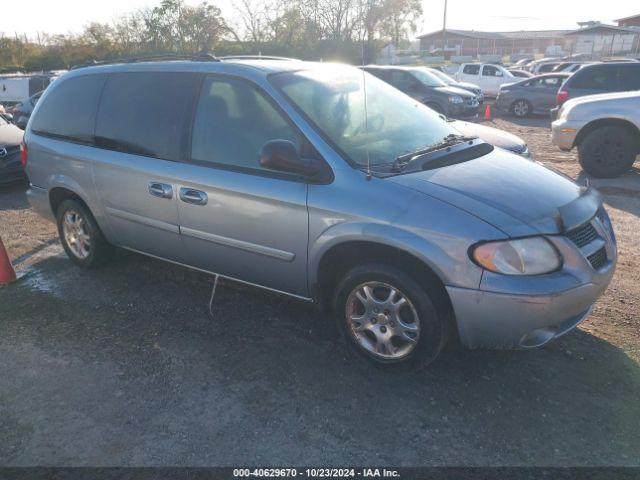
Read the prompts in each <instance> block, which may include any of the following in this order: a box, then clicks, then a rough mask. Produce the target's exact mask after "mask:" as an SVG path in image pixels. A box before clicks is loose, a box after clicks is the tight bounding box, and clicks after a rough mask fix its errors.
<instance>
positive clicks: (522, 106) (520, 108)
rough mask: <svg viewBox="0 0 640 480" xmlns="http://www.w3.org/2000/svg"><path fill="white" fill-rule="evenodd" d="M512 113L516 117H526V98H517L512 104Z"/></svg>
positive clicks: (527, 109) (527, 105) (527, 108)
mask: <svg viewBox="0 0 640 480" xmlns="http://www.w3.org/2000/svg"><path fill="white" fill-rule="evenodd" d="M513 113H515V115H516V117H526V116H527V115H528V114H529V104H528V103H527V102H526V100H518V101H517V102H516V103H515V104H514V105H513Z"/></svg>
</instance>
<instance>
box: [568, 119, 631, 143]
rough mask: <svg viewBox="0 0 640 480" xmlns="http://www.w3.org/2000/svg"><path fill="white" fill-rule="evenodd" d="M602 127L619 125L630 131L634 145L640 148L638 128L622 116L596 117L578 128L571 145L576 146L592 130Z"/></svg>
mask: <svg viewBox="0 0 640 480" xmlns="http://www.w3.org/2000/svg"><path fill="white" fill-rule="evenodd" d="M603 127H621V128H624V129H625V130H627V131H629V132H631V133H632V134H633V135H634V137H635V139H636V146H637V147H638V149H640V129H638V127H637V126H636V125H635V124H634V123H633V122H630V121H629V120H626V119H624V118H598V119H597V120H592V121H591V122H589V123H587V124H586V125H585V126H584V127H582V128H581V129H580V131H579V132H578V134H577V135H576V138H575V140H574V141H573V146H572V148H573V147H577V146H578V145H580V143H581V142H582V141H583V140H584V139H585V138H586V137H587V136H588V135H589V134H590V133H591V132H593V131H595V130H597V129H599V128H603Z"/></svg>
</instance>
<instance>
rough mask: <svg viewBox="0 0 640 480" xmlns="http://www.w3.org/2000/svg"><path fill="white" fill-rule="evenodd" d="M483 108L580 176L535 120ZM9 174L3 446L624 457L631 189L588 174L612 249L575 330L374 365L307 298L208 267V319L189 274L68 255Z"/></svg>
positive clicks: (156, 452)
mask: <svg viewBox="0 0 640 480" xmlns="http://www.w3.org/2000/svg"><path fill="white" fill-rule="evenodd" d="M493 123H494V124H495V125H496V126H498V127H500V128H504V129H507V130H509V131H511V132H514V133H516V134H518V135H520V136H522V137H523V138H525V139H526V140H527V142H528V143H529V145H530V147H531V150H532V152H533V154H534V156H535V158H536V159H537V160H539V161H541V162H543V163H546V164H549V165H552V166H553V167H555V168H557V169H559V170H561V171H563V172H565V173H567V174H569V175H571V176H573V177H578V176H579V174H580V171H579V167H578V166H577V162H576V158H575V154H574V153H562V152H559V151H557V150H556V149H555V148H554V147H553V146H551V144H550V142H549V136H548V122H547V121H546V120H544V119H534V120H528V121H526V122H519V123H517V124H516V123H514V122H512V121H510V120H509V121H508V120H503V119H496V120H495V121H494V122H493ZM23 190H24V188H23V187H15V188H11V189H5V190H0V227H1V228H0V234H1V235H2V238H3V240H4V242H5V244H6V246H7V249H8V251H9V254H10V256H11V257H12V259H14V261H15V263H16V264H17V266H18V267H19V270H20V272H21V274H22V275H23V277H22V278H21V280H20V281H19V282H18V283H16V284H14V285H12V286H9V287H6V288H2V289H0V329H1V330H2V332H3V334H2V336H0V412H1V413H0V465H13V466H26V465H48V466H51V465H54V466H69V465H74V466H116V465H136V466H139V465H147V466H149V465H191V466H205V465H209V466H211V465H245V464H253V465H291V464H307V465H327V464H329V465H346V464H366V465H372V464H375V465H389V466H419V465H494V466H496V465H546V466H576V465H606V466H611V465H636V466H638V465H640V455H639V454H638V452H640V428H639V427H640V420H639V419H640V402H638V398H639V397H640V365H639V362H640V350H639V345H640V339H639V333H638V332H639V328H638V327H639V323H640V315H639V314H638V307H639V306H640V305H639V303H638V297H639V296H640V295H639V293H640V268H639V266H640V265H639V263H640V260H639V256H638V251H639V249H638V247H639V246H640V245H639V244H640V241H639V236H638V232H639V231H640V194H637V193H636V194H633V193H631V192H630V191H629V190H627V189H619V188H616V187H605V188H604V189H603V191H604V192H605V193H606V201H607V205H608V209H609V212H610V214H611V216H612V219H613V223H614V227H615V230H616V233H617V235H618V240H619V250H620V260H619V264H618V270H617V272H616V275H615V278H614V280H613V283H612V284H611V286H610V288H609V289H608V291H607V292H606V294H605V295H604V296H603V297H602V298H601V299H600V300H599V302H598V304H597V306H596V309H595V311H594V313H593V315H592V316H591V317H590V319H589V320H587V321H586V322H585V323H584V324H583V325H581V326H580V328H578V329H577V330H576V331H574V332H572V333H570V334H568V335H567V336H565V337H563V338H561V339H560V340H558V341H557V342H554V343H552V344H551V345H549V346H547V347H545V348H542V349H537V350H532V351H482V350H477V351H464V350H460V349H450V350H449V351H448V352H446V353H445V355H444V357H443V358H442V359H441V360H440V361H438V362H437V363H436V364H435V365H433V367H432V368H430V369H429V370H427V371H423V372H420V373H417V374H404V375H390V374H388V373H385V372H383V371H380V370H378V369H375V368H371V367H369V366H368V365H367V364H363V363H361V362H360V361H357V360H356V359H354V358H353V357H351V356H349V355H347V354H345V353H344V352H343V350H342V349H341V348H338V347H336V344H335V342H334V340H335V336H336V333H335V331H334V329H333V328H332V327H331V326H330V323H328V322H327V321H326V319H324V318H322V317H321V316H320V315H319V314H318V313H317V312H316V311H315V310H314V309H313V308H311V307H310V306H309V305H308V304H305V303H302V302H298V301H295V300H291V299H289V298H286V297H282V296H277V295H273V294H270V293H267V292H264V291H261V290H258V289H252V288H246V287H239V286H237V285H233V284H230V283H226V282H225V283H223V284H222V285H221V287H220V288H219V291H218V295H217V297H216V302H215V307H214V318H213V319H212V318H210V317H209V316H208V314H207V307H206V304H207V301H208V295H209V289H210V284H211V279H210V278H209V277H207V276H205V275H202V274H199V273H194V272H191V271H187V270H185V269H182V268H179V267H175V266H172V265H169V264H165V263H163V262H159V261H156V260H152V259H147V258H144V257H140V256H137V255H133V254H129V253H124V252H123V253H120V254H119V255H118V257H117V259H116V261H115V262H114V263H113V264H111V265H109V266H108V267H106V268H104V269H101V270H98V271H89V272H87V271H82V270H80V269H78V268H76V267H74V266H73V265H72V264H71V262H69V261H68V260H67V259H66V258H65V257H64V256H63V255H61V254H60V253H59V252H60V248H59V246H57V244H56V242H55V228H54V227H53V226H52V225H50V224H48V223H47V222H45V221H43V220H41V219H40V218H39V217H37V216H36V215H35V214H34V213H33V212H32V211H31V210H30V209H29V207H28V204H27V203H26V199H25V196H24V193H23ZM34 252H36V255H34V256H31V257H28V255H30V254H32V253H34Z"/></svg>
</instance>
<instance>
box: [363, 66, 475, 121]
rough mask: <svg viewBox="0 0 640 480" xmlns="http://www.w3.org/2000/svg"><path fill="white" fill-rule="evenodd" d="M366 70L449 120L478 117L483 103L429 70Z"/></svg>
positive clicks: (400, 68)
mask: <svg viewBox="0 0 640 480" xmlns="http://www.w3.org/2000/svg"><path fill="white" fill-rule="evenodd" d="M363 69H364V70H365V71H366V72H369V73H371V74H373V75H375V76H376V77H378V78H380V79H381V80H383V81H385V82H387V83H389V84H390V85H393V86H394V87H396V88H397V89H398V90H400V91H401V92H404V93H406V94H407V95H409V96H411V97H413V98H415V99H416V100H418V101H419V102H421V103H424V104H425V105H426V106H428V107H429V108H431V109H433V110H435V111H436V112H438V113H442V114H443V115H446V116H447V117H453V118H461V117H462V118H464V117H472V116H475V115H477V114H478V107H479V105H480V102H479V100H478V97H477V96H476V95H475V94H473V93H471V92H469V91H467V90H464V89H462V88H457V87H451V86H449V85H447V84H446V83H445V82H444V81H443V80H440V78H439V77H437V76H436V75H435V74H433V73H431V72H429V71H428V70H427V69H426V68H423V67H395V66H394V67H389V66H377V65H369V66H366V67H363Z"/></svg>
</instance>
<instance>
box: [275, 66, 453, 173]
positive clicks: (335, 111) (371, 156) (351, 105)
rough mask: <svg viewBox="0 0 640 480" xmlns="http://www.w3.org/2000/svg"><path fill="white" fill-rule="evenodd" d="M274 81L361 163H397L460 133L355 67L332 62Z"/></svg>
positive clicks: (353, 160) (280, 75) (327, 135)
mask: <svg viewBox="0 0 640 480" xmlns="http://www.w3.org/2000/svg"><path fill="white" fill-rule="evenodd" d="M365 79H366V80H365ZM271 82H272V83H273V84H274V85H275V86H276V87H277V88H279V89H280V90H281V91H282V92H283V93H284V94H285V96H286V97H287V98H288V99H289V100H290V101H291V102H292V103H293V104H294V106H295V107H296V108H297V109H298V110H299V111H300V112H301V113H302V114H303V115H304V116H305V117H306V118H307V119H308V120H310V122H311V123H312V124H313V125H314V126H315V127H316V128H317V129H318V130H319V131H320V133H322V134H323V135H324V137H325V138H327V139H328V140H329V141H330V142H331V143H332V144H333V145H334V146H335V147H337V148H338V149H339V150H340V152H341V153H342V154H343V155H344V156H345V157H346V159H347V160H348V161H350V162H351V163H354V164H356V165H358V166H360V167H365V166H366V165H367V163H368V162H367V160H369V162H370V165H371V166H372V167H380V166H382V165H391V164H393V162H394V160H395V159H396V158H397V157H400V156H402V155H406V154H408V153H411V152H415V151H419V150H421V149H424V148H425V147H428V146H431V145H434V144H436V143H438V142H441V141H442V140H443V139H444V138H445V137H447V136H448V135H451V134H457V133H458V132H457V131H456V130H454V129H453V128H452V127H451V126H449V124H448V122H447V121H446V120H444V118H443V117H441V116H440V115H438V114H437V113H435V112H434V111H433V110H431V109H430V108H429V107H426V106H425V105H422V104H421V103H419V102H417V101H415V100H414V99H412V98H411V97H409V96H408V95H405V94H404V93H402V92H400V91H399V90H397V89H395V88H394V87H392V86H390V85H389V84H387V83H386V82H384V81H382V80H379V79H378V78H376V77H374V76H373V75H370V74H368V73H366V72H363V71H361V70H358V69H356V68H353V67H349V66H342V65H330V64H326V65H324V66H322V67H317V68H314V69H311V70H299V71H293V72H283V73H278V74H275V75H272V76H271ZM365 82H366V92H365ZM365 97H366V108H365Z"/></svg>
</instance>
